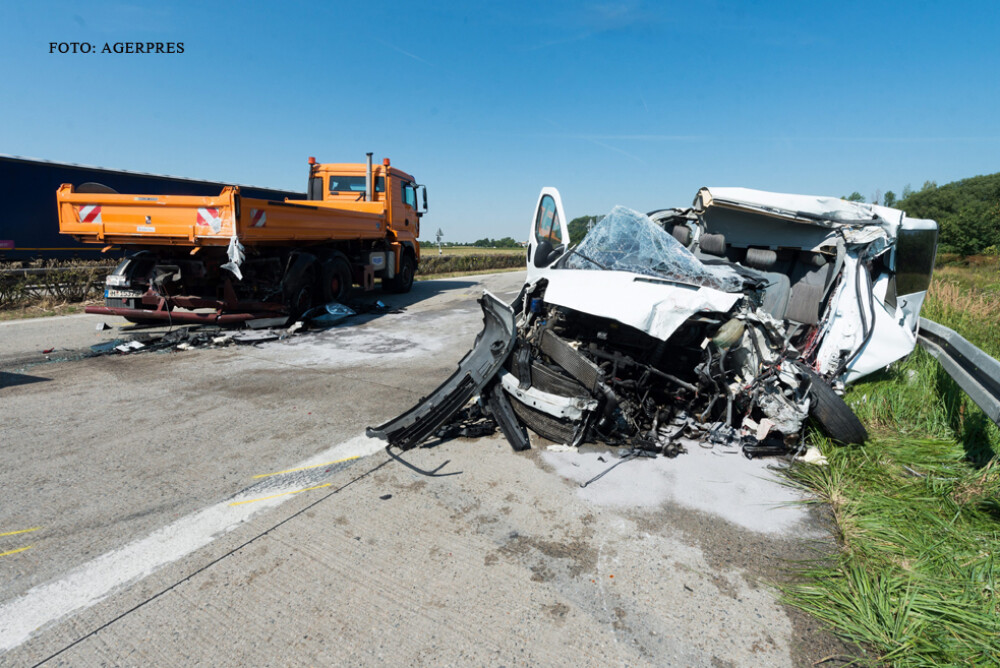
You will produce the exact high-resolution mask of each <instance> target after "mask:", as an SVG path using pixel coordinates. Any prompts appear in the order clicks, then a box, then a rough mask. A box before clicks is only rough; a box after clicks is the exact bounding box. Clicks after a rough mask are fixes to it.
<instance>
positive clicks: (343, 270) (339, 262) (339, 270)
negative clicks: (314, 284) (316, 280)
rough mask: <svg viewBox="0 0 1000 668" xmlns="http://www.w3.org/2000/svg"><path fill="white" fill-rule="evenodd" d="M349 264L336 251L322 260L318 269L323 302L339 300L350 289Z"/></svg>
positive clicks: (342, 298) (345, 295) (341, 299)
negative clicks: (319, 269) (321, 264)
mask: <svg viewBox="0 0 1000 668" xmlns="http://www.w3.org/2000/svg"><path fill="white" fill-rule="evenodd" d="M352 282H353V281H352V280H351V264H350V263H349V262H348V261H347V258H346V257H344V256H343V255H341V254H340V253H336V254H334V255H333V256H331V257H329V258H327V259H326V260H325V261H324V262H323V267H322V270H321V271H320V296H321V297H322V298H323V303H324V304H329V303H330V302H340V301H343V300H344V298H345V297H347V295H348V293H349V292H350V291H351V284H352Z"/></svg>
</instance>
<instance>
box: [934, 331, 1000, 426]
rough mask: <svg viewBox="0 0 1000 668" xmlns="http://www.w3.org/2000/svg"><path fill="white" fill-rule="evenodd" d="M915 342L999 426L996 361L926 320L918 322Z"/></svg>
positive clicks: (999, 375) (999, 374)
mask: <svg viewBox="0 0 1000 668" xmlns="http://www.w3.org/2000/svg"><path fill="white" fill-rule="evenodd" d="M917 340H918V341H919V342H920V345H922V346H923V347H924V350H926V351H927V352H929V353H930V354H931V355H933V356H934V358H935V359H936V360H937V361H938V363H939V364H940V365H941V366H942V367H943V368H944V370H945V371H947V372H948V375H949V376H951V377H952V379H954V381H955V382H956V383H958V386H959V387H961V388H962V389H963V390H964V391H965V393H966V394H968V395H969V398H970V399H972V400H973V401H974V402H975V403H976V405H977V406H979V407H980V408H981V409H983V412H984V413H986V415H987V416H988V417H989V418H990V419H991V420H993V422H995V423H996V424H997V425H1000V362H998V361H996V360H995V359H993V358H992V357H990V356H989V355H987V354H986V353H984V352H983V351H982V350H980V349H979V348H977V347H975V346H974V345H972V344H971V343H969V342H968V341H966V340H965V339H964V338H962V335H961V334H958V333H957V332H955V331H954V330H951V329H948V328H947V327H945V326H944V325H939V324H937V323H936V322H934V321H932V320H928V319H926V318H921V319H920V332H919V336H918V339H917Z"/></svg>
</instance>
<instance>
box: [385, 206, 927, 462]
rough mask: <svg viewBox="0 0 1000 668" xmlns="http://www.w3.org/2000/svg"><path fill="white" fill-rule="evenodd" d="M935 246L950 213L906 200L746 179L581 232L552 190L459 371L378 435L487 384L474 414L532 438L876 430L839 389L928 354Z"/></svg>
mask: <svg viewBox="0 0 1000 668" xmlns="http://www.w3.org/2000/svg"><path fill="white" fill-rule="evenodd" d="M936 244H937V224H936V223H935V222H934V221H929V220H917V219H912V218H908V217H907V216H906V215H905V214H904V213H903V212H902V211H898V210H896V209H890V208H887V207H880V206H873V205H867V204H858V203H854V202H847V201H844V200H840V199H835V198H825V197H811V196H804V195H785V194H778V193H769V192H763V191H756V190H748V189H745V188H703V189H701V190H700V191H699V192H698V195H697V196H696V198H695V200H694V204H693V206H692V207H689V208H683V209H680V208H673V209H662V210H657V211H653V212H651V213H650V214H648V215H643V214H641V213H638V212H636V211H632V210H630V209H626V208H624V207H616V208H615V209H613V210H612V211H611V212H610V213H609V214H608V215H607V216H605V217H604V218H603V219H602V220H601V221H600V222H598V223H597V224H596V225H594V226H593V227H592V229H591V230H590V231H589V232H588V233H587V235H586V237H585V238H584V239H582V240H573V239H570V238H569V231H568V226H567V219H566V216H565V214H564V212H563V207H562V202H561V198H560V196H559V193H558V191H557V190H555V189H554V188H545V189H543V190H542V192H541V194H540V196H539V199H538V204H537V206H536V209H535V214H534V216H533V218H532V223H531V230H530V236H529V242H528V267H527V279H526V283H525V286H524V289H523V290H522V292H521V295H520V296H519V297H518V299H517V300H516V301H515V302H514V304H512V305H510V306H509V307H508V306H506V305H502V304H499V302H497V300H495V299H494V298H492V297H491V296H487V297H484V299H483V300H482V303H483V309H484V312H485V313H486V323H487V324H486V328H485V329H484V332H483V334H481V335H480V339H479V341H478V342H477V345H476V347H475V348H474V349H473V351H471V352H470V353H469V355H468V356H466V358H465V359H464V360H463V362H462V363H461V364H460V366H459V370H458V371H457V372H456V374H455V375H453V376H452V378H450V379H449V381H448V382H446V383H445V384H444V385H443V386H442V387H441V388H440V389H439V391H438V392H436V393H434V394H433V395H431V396H430V397H428V398H427V399H426V400H425V401H424V402H422V403H421V404H418V406H416V407H414V409H412V410H411V411H408V412H407V413H404V414H403V415H402V416H400V418H397V419H396V420H394V421H390V422H389V423H386V424H385V425H382V426H381V427H377V428H374V429H372V430H370V432H369V433H370V434H371V435H374V436H381V437H383V438H387V439H388V440H389V441H390V442H391V443H395V444H398V445H401V446H403V447H410V446H412V445H415V444H416V443H417V442H419V441H420V440H423V438H426V437H427V436H429V435H430V434H431V433H434V432H435V431H439V430H440V428H441V427H442V425H445V424H447V423H448V422H449V421H451V422H454V417H455V415H456V414H458V412H459V410H460V409H461V408H462V406H463V405H464V404H465V403H466V402H467V401H468V400H469V399H470V398H472V397H474V396H476V395H477V394H478V395H479V396H480V402H479V405H480V406H481V407H482V410H481V411H476V410H472V411H469V410H466V411H464V412H462V413H461V414H460V415H459V417H460V418H461V419H462V420H464V421H466V422H468V421H469V420H470V419H487V420H488V419H490V418H492V420H493V421H495V422H496V423H497V424H498V425H499V427H500V428H501V429H502V431H503V432H504V434H505V436H506V437H507V438H508V440H509V441H510V442H511V444H512V445H513V446H514V447H515V449H523V448H525V447H528V443H529V441H528V436H527V433H526V432H525V427H527V428H529V429H531V430H532V431H534V432H536V433H537V434H539V435H541V436H543V437H545V438H548V439H551V440H553V441H557V442H562V443H568V444H577V445H578V444H580V443H583V442H587V441H601V442H605V443H608V444H621V445H628V446H630V447H632V448H636V449H640V450H643V451H647V452H656V453H663V454H668V455H671V454H676V453H677V452H679V451H680V450H681V448H680V446H679V445H678V444H679V442H680V441H681V438H682V437H686V438H698V439H702V440H706V441H708V442H711V443H726V444H729V445H734V444H735V445H736V446H738V447H740V448H741V449H742V451H743V452H744V454H746V455H747V456H751V457H753V456H759V455H768V454H784V453H787V452H789V451H794V450H797V449H798V448H799V446H800V443H801V434H802V430H803V427H804V425H805V423H806V421H807V419H808V418H809V417H810V416H811V417H812V418H813V419H814V420H815V421H816V422H817V423H818V425H819V426H820V427H821V428H822V429H823V430H824V431H826V432H827V433H828V434H829V435H830V436H831V437H832V438H833V439H835V440H838V441H841V442H845V443H858V442H862V441H864V440H865V438H866V437H867V434H866V432H865V430H864V427H863V426H862V425H861V423H860V421H858V419H857V418H856V417H855V416H854V414H853V413H852V412H851V410H850V408H849V407H848V406H847V405H846V404H845V403H844V402H843V401H842V400H841V398H840V396H839V395H838V391H840V390H842V388H843V386H844V385H845V384H847V383H850V382H853V381H855V380H857V379H858V378H861V377H863V376H864V375H866V374H869V373H871V372H873V371H875V370H878V369H881V368H883V367H885V366H886V365H888V364H890V363H891V362H893V361H895V360H897V359H899V358H901V357H904V356H906V355H908V354H909V353H910V352H912V350H913V348H914V345H915V343H916V329H917V324H918V323H919V311H920V306H921V304H922V302H923V298H924V295H925V293H926V290H927V287H928V284H929V282H930V277H931V270H932V268H933V262H934V254H935V251H936ZM473 369H474V370H475V376H476V377H475V378H473V377H472V376H471V375H470V372H471V371H472V370H473ZM460 387H461V389H460ZM480 414H481V415H482V416H484V417H483V418H481V417H480ZM414 439H417V440H414Z"/></svg>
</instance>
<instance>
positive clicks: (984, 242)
mask: <svg viewBox="0 0 1000 668" xmlns="http://www.w3.org/2000/svg"><path fill="white" fill-rule="evenodd" d="M843 199H846V200H849V201H854V202H864V201H865V198H864V197H863V196H862V195H861V194H860V193H858V192H853V193H851V194H850V195H848V196H847V197H844V198H843ZM872 200H873V201H872V203H873V204H882V205H884V206H891V207H895V208H897V209H902V210H903V211H905V212H906V215H908V216H910V217H912V218H930V219H931V220H936V221H937V222H938V226H939V230H940V233H939V236H938V244H939V249H940V250H941V251H943V252H945V253H957V254H958V255H962V256H968V255H978V254H989V255H997V254H1000V173H996V174H986V175H983V176H973V177H970V178H967V179H961V180H959V181H953V182H951V183H946V184H944V185H943V186H939V185H938V184H937V183H935V182H934V181H926V182H924V185H923V187H921V188H920V190H917V191H914V190H912V189H911V188H910V187H909V186H906V187H905V188H903V192H902V197H900V198H899V199H897V198H896V195H895V193H893V192H892V191H891V190H889V191H886V193H885V194H884V195H881V196H880V193H878V192H877V191H876V192H875V194H874V195H873V196H872Z"/></svg>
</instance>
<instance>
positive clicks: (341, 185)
mask: <svg viewBox="0 0 1000 668" xmlns="http://www.w3.org/2000/svg"><path fill="white" fill-rule="evenodd" d="M364 191H365V177H363V176H337V175H336V174H331V175H330V192H332V193H363V192H364ZM375 192H377V193H384V192H385V178H384V177H381V176H377V177H375Z"/></svg>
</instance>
